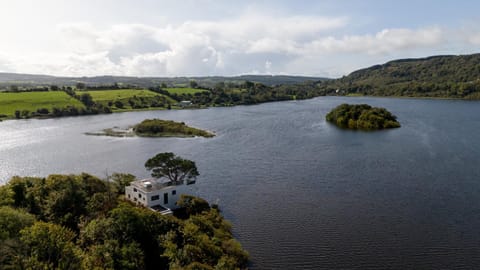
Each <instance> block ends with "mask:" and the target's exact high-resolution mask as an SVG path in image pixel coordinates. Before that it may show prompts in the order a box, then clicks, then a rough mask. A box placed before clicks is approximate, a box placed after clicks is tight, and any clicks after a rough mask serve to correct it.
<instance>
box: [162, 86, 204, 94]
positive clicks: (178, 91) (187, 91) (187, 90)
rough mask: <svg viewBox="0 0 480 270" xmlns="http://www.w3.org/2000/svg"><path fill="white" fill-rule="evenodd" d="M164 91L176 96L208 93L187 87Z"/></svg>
mask: <svg viewBox="0 0 480 270" xmlns="http://www.w3.org/2000/svg"><path fill="white" fill-rule="evenodd" d="M165 90H167V91H168V92H169V93H170V94H177V95H181V94H192V95H193V94H195V93H199V92H205V91H208V90H205V89H195V88H188V87H185V88H165Z"/></svg>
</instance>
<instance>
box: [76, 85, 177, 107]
mask: <svg viewBox="0 0 480 270" xmlns="http://www.w3.org/2000/svg"><path fill="white" fill-rule="evenodd" d="M82 93H84V94H85V93H88V94H89V95H90V96H91V97H92V99H93V101H95V102H96V103H99V104H102V105H103V106H108V107H111V109H112V110H114V111H115V110H125V109H144V108H150V107H165V106H166V104H169V103H176V102H175V101H174V100H172V99H171V98H169V97H168V96H165V95H162V94H159V93H155V92H152V91H150V90H144V89H143V90H142V89H103V90H89V91H77V92H76V94H82ZM113 105H114V106H113Z"/></svg>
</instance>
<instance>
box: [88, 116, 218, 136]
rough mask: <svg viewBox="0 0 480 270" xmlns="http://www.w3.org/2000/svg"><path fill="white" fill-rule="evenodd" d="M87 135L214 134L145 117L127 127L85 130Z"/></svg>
mask: <svg viewBox="0 0 480 270" xmlns="http://www.w3.org/2000/svg"><path fill="white" fill-rule="evenodd" d="M86 134H87V135H98V136H113V137H133V136H140V137H181V138H187V137H196V136H198V137H205V138H211V137H213V136H215V135H214V134H213V133H210V132H208V131H205V130H201V129H198V128H193V127H190V126H187V125H186V124H185V123H184V122H175V121H171V120H161V119H145V120H143V121H142V122H141V123H139V124H136V125H135V126H133V127H130V128H128V129H121V128H119V127H114V128H107V129H104V130H103V131H101V132H87V133H86Z"/></svg>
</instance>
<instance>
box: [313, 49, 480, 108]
mask: <svg viewBox="0 0 480 270" xmlns="http://www.w3.org/2000/svg"><path fill="white" fill-rule="evenodd" d="M320 87H321V88H322V89H323V90H324V91H325V92H326V93H328V94H339V95H369V96H408V97H441V98H462V99H480V54H472V55H459V56H453V55H446V56H432V57H427V58H419V59H402V60H395V61H391V62H388V63H386V64H383V65H375V66H372V67H369V68H365V69H361V70H358V71H355V72H352V73H351V74H350V75H348V76H345V77H343V78H340V79H337V80H330V81H324V82H322V83H321V84H320Z"/></svg>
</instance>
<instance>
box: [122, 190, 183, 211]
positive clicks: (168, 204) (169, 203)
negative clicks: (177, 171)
mask: <svg viewBox="0 0 480 270" xmlns="http://www.w3.org/2000/svg"><path fill="white" fill-rule="evenodd" d="M190 189H191V188H190V186H189V185H178V186H169V187H164V188H162V189H159V190H150V191H145V190H143V189H139V188H136V187H135V186H127V187H125V196H126V198H127V199H129V200H131V201H133V202H134V203H136V204H139V205H143V206H146V207H153V206H156V205H161V206H163V207H165V208H169V209H176V208H178V207H177V205H176V203H177V201H178V200H179V199H180V195H182V194H188V193H191V191H190ZM189 191H190V192H189Z"/></svg>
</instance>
